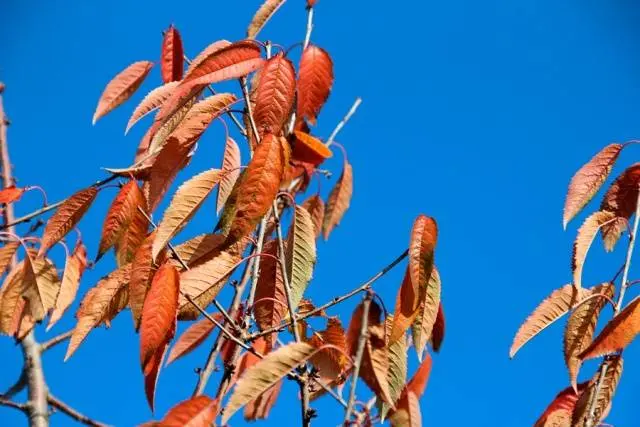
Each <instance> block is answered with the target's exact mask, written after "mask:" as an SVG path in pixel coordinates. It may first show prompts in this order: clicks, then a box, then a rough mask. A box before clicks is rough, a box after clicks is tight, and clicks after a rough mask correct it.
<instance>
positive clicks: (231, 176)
mask: <svg viewBox="0 0 640 427" xmlns="http://www.w3.org/2000/svg"><path fill="white" fill-rule="evenodd" d="M241 165H242V160H241V157H240V147H238V144H237V143H236V142H235V141H234V140H233V139H232V138H227V140H226V142H225V145H224V154H223V156H222V172H224V176H223V177H222V180H221V181H220V185H219V186H218V199H217V200H216V212H217V213H220V211H221V210H222V208H223V207H224V204H225V203H226V202H227V199H228V198H229V194H231V191H232V190H233V186H234V185H235V183H236V180H237V179H238V177H239V176H240V166H241Z"/></svg>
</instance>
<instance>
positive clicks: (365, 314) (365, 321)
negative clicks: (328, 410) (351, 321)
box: [344, 291, 373, 425]
mask: <svg viewBox="0 0 640 427" xmlns="http://www.w3.org/2000/svg"><path fill="white" fill-rule="evenodd" d="M372 299H373V294H372V293H371V292H370V291H368V292H367V294H366V295H365V297H364V300H363V302H362V323H361V325H360V337H359V338H358V348H357V350H356V357H355V360H354V361H353V379H352V381H351V390H350V392H349V400H348V403H347V409H346V410H345V414H344V424H345V425H348V424H349V419H350V418H351V412H352V411H353V404H354V402H355V401H356V385H357V384H358V376H359V375H360V365H361V364H362V356H363V355H364V347H365V344H366V342H367V337H368V335H369V334H368V331H367V327H368V326H369V307H370V306H371V300H372Z"/></svg>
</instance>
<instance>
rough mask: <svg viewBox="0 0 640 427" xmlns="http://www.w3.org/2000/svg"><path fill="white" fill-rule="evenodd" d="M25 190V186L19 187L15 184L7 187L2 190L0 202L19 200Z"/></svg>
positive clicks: (7, 202) (0, 191)
mask: <svg viewBox="0 0 640 427" xmlns="http://www.w3.org/2000/svg"><path fill="white" fill-rule="evenodd" d="M25 191H26V189H25V188H17V187H16V186H15V185H11V186H9V187H5V188H3V189H2V190H0V203H6V204H9V203H13V202H17V201H18V200H20V197H22V194H23V193H24V192H25Z"/></svg>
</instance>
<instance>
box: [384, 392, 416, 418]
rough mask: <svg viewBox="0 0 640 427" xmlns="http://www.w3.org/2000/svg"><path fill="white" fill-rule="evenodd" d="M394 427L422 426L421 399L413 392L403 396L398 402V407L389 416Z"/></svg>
mask: <svg viewBox="0 0 640 427" xmlns="http://www.w3.org/2000/svg"><path fill="white" fill-rule="evenodd" d="M389 421H391V426H392V427H422V414H421V413H420V400H419V398H418V396H416V395H415V394H414V393H412V392H408V393H406V394H404V395H403V396H402V398H401V399H400V401H399V402H398V409H397V410H396V411H394V412H393V414H391V417H390V418H389Z"/></svg>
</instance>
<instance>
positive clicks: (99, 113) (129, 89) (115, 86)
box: [93, 61, 153, 124]
mask: <svg viewBox="0 0 640 427" xmlns="http://www.w3.org/2000/svg"><path fill="white" fill-rule="evenodd" d="M151 67H153V62H149V61H139V62H134V63H133V64H131V65H129V66H128V67H127V68H125V69H124V71H122V72H121V73H120V74H118V75H117V76H115V77H114V78H113V79H112V80H111V81H110V82H109V84H108V85H107V87H106V88H105V89H104V92H102V95H101V96H100V100H99V101H98V107H96V112H95V113H94V114H93V124H95V123H96V121H98V119H99V118H101V117H103V116H105V115H106V114H107V113H109V112H110V111H111V110H113V109H114V108H116V107H118V106H119V105H121V104H122V103H124V102H125V101H126V100H127V99H129V98H130V97H131V95H133V93H134V92H135V91H136V90H137V89H138V87H140V85H141V84H142V82H143V80H144V79H145V77H147V74H149V71H151Z"/></svg>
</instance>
